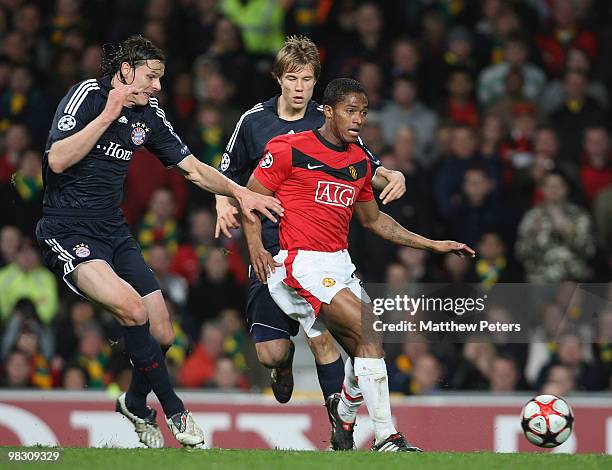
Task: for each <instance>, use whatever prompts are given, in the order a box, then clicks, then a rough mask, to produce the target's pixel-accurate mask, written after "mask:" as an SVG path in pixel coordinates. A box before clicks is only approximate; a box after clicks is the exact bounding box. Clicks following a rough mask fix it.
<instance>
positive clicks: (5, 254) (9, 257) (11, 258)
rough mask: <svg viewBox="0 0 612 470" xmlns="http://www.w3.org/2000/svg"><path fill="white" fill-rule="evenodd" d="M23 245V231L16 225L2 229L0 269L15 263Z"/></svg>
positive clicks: (0, 232) (0, 233) (0, 234)
mask: <svg viewBox="0 0 612 470" xmlns="http://www.w3.org/2000/svg"><path fill="white" fill-rule="evenodd" d="M20 245H21V231H20V230H19V229H18V228H17V227H15V226H14V225H5V226H4V227H2V228H1V229H0V268H1V267H3V266H6V265H7V264H11V263H14V262H15V260H16V259H17V253H19V246H20Z"/></svg>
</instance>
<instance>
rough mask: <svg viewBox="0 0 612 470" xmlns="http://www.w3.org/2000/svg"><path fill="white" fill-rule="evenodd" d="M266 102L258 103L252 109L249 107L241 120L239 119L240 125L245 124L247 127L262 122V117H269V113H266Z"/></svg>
mask: <svg viewBox="0 0 612 470" xmlns="http://www.w3.org/2000/svg"><path fill="white" fill-rule="evenodd" d="M264 105H265V103H263V102H262V103H257V104H255V105H254V106H253V107H251V108H250V109H247V110H246V111H245V112H244V113H242V116H240V120H239V121H238V123H239V125H243V126H245V127H247V126H252V125H254V124H255V125H256V124H257V123H259V122H261V119H262V118H265V117H267V115H268V114H269V113H266V107H265V106H264Z"/></svg>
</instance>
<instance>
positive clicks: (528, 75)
mask: <svg viewBox="0 0 612 470" xmlns="http://www.w3.org/2000/svg"><path fill="white" fill-rule="evenodd" d="M503 50H504V60H503V62H501V63H499V64H496V65H491V66H489V67H487V68H486V69H484V70H483V71H482V72H481V73H480V77H479V80H478V101H479V102H480V104H481V105H482V106H488V105H490V104H491V103H493V102H495V101H496V100H497V99H498V98H500V97H502V96H503V95H504V88H505V79H506V75H507V74H508V70H509V69H510V68H515V69H517V70H521V71H522V76H523V96H524V97H526V98H528V99H530V100H536V99H537V98H538V97H539V96H540V93H541V92H542V89H543V87H544V85H545V84H546V77H545V75H544V73H543V72H542V71H541V70H540V69H539V68H538V67H537V66H535V65H533V64H530V63H529V62H527V59H528V47H527V44H526V43H525V41H524V40H523V39H522V38H520V37H518V36H513V37H511V38H509V39H508V40H507V41H505V42H504V46H503Z"/></svg>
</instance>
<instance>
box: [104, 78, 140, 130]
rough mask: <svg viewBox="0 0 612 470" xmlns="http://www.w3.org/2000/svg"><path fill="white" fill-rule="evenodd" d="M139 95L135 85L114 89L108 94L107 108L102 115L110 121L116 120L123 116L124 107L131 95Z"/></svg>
mask: <svg viewBox="0 0 612 470" xmlns="http://www.w3.org/2000/svg"><path fill="white" fill-rule="evenodd" d="M137 93H138V89H137V88H136V87H135V86H133V85H126V86H120V87H117V88H113V89H112V90H111V91H110V92H109V93H108V99H107V100H106V106H105V107H104V111H102V113H103V114H104V115H105V116H106V117H107V118H108V119H110V120H113V121H114V120H115V119H117V118H118V117H119V115H120V114H121V110H122V109H123V106H125V104H126V101H127V98H128V96H129V95H135V94H137Z"/></svg>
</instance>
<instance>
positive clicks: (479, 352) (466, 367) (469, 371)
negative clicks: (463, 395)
mask: <svg viewBox="0 0 612 470" xmlns="http://www.w3.org/2000/svg"><path fill="white" fill-rule="evenodd" d="M480 341H482V340H480ZM494 359H495V347H494V346H493V344H491V343H489V342H474V341H469V342H466V343H465V344H464V345H463V354H462V357H461V361H460V362H459V364H458V366H457V368H456V370H455V372H454V374H453V377H452V380H451V386H452V387H453V388H456V389H462V390H485V389H487V388H489V378H490V375H491V366H492V364H493V360H494Z"/></svg>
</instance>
